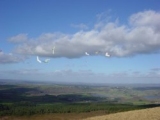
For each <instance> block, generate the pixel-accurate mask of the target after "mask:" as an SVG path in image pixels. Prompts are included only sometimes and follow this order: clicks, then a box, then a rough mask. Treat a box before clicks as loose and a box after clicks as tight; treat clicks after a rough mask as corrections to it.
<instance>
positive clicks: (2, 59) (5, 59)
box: [0, 52, 26, 64]
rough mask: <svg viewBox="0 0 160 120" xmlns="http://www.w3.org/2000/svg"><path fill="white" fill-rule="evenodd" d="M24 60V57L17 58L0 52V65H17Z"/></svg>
mask: <svg viewBox="0 0 160 120" xmlns="http://www.w3.org/2000/svg"><path fill="white" fill-rule="evenodd" d="M25 59H26V57H25V56H19V55H15V54H12V53H8V54H7V53H3V52H0V64H7V63H18V62H22V61H24V60H25Z"/></svg>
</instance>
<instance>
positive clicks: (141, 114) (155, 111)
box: [83, 107, 160, 120]
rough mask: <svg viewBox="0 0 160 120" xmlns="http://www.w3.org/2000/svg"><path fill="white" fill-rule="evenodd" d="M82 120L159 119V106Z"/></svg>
mask: <svg viewBox="0 0 160 120" xmlns="http://www.w3.org/2000/svg"><path fill="white" fill-rule="evenodd" d="M83 120H160V107H156V108H149V109H143V110H134V111H128V112H121V113H115V114H110V115H103V116H97V117H91V118H87V119H83Z"/></svg>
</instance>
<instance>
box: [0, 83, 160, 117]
mask: <svg viewBox="0 0 160 120" xmlns="http://www.w3.org/2000/svg"><path fill="white" fill-rule="evenodd" d="M159 91H160V88H159V87H157V86H156V87H155V86H146V87H144V86H143V87H140V86H127V87H126V86H115V85H114V86H112V85H105V86H102V85H98V86H95V85H75V84H30V83H28V84H26V83H21V84H1V85H0V96H1V97H0V116H1V118H3V117H4V116H10V117H8V118H11V116H12V118H13V117H14V116H17V117H18V116H19V117H23V116H28V117H29V116H39V115H44V116H45V115H50V116H53V115H54V116H56V115H59V114H65V115H66V116H67V115H69V114H72V116H78V115H80V114H81V115H82V114H86V113H87V115H86V117H89V116H95V115H102V114H111V113H117V112H123V111H130V110H137V109H144V108H150V107H157V106H159V102H160V99H159V95H160V92H159ZM150 97H151V98H150ZM65 115H64V116H65ZM82 116H83V115H82ZM84 116H85V115H84ZM24 118H25V117H24ZM79 118H82V117H79ZM21 119H22V118H21ZM69 119H71V118H69Z"/></svg>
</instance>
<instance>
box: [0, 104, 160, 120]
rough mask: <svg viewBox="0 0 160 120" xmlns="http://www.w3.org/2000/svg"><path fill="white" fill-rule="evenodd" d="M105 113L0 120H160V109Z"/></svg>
mask: <svg viewBox="0 0 160 120" xmlns="http://www.w3.org/2000/svg"><path fill="white" fill-rule="evenodd" d="M105 114H106V113H105V112H104V111H97V112H89V113H63V114H60V113H57V114H45V115H34V116H30V117H25V116H23V117H11V116H5V117H2V118H0V120H160V107H156V108H149V109H143V110H134V111H128V112H121V113H115V114H110V115H105Z"/></svg>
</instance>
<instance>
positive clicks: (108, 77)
mask: <svg viewBox="0 0 160 120" xmlns="http://www.w3.org/2000/svg"><path fill="white" fill-rule="evenodd" d="M0 75H1V78H3V76H5V75H7V76H5V78H7V79H11V78H16V79H22V80H24V79H27V80H33V81H35V80H38V81H42V80H43V81H44V80H45V81H46V82H47V81H54V82H76V83H77V82H79V83H121V84H124V83H160V82H159V78H160V73H159V72H154V71H149V72H148V73H141V72H138V71H136V72H133V73H132V72H129V71H128V72H125V71H122V72H113V73H108V74H105V73H94V72H93V71H91V70H79V71H73V70H70V69H68V70H56V71H52V72H44V71H43V70H38V69H21V70H5V71H2V70H1V71H0Z"/></svg>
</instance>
